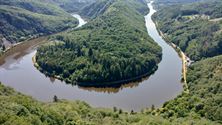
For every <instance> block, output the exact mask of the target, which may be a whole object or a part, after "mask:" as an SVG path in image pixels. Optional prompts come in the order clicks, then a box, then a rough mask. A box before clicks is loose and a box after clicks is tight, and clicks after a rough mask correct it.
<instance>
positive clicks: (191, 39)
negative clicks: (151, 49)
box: [154, 0, 222, 61]
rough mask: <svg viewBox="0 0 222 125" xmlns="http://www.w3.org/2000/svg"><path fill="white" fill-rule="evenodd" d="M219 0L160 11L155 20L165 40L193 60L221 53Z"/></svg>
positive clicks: (171, 7)
mask: <svg viewBox="0 0 222 125" xmlns="http://www.w3.org/2000/svg"><path fill="white" fill-rule="evenodd" d="M221 7H222V1H220V0H211V1H208V0H207V1H202V2H197V3H193V4H186V5H173V6H170V7H165V8H162V9H160V11H158V13H156V14H155V16H154V19H155V20H156V22H157V25H158V27H159V29H160V30H161V31H162V32H163V33H164V35H165V37H166V40H167V41H171V42H173V43H175V44H176V45H178V46H179V47H180V48H181V49H182V51H184V52H185V53H186V54H187V55H188V56H189V57H190V58H191V59H192V60H195V61H196V60H200V59H203V58H207V57H213V56H216V55H220V54H222V51H221V50H222V32H221V29H222V20H221V19H220V17H222V12H221Z"/></svg>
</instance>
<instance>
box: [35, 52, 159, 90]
mask: <svg viewBox="0 0 222 125" xmlns="http://www.w3.org/2000/svg"><path fill="white" fill-rule="evenodd" d="M32 62H33V64H34V66H35V67H36V68H37V69H38V70H39V71H40V72H41V73H43V74H45V75H46V76H48V77H52V78H55V79H58V80H61V81H65V82H66V83H71V84H73V85H78V86H79V87H98V88H104V87H114V88H119V87H121V86H122V85H126V84H128V83H132V82H138V81H141V80H142V79H144V78H147V77H149V76H150V75H152V74H154V73H155V71H156V70H157V69H158V67H157V66H155V67H154V68H153V69H152V70H150V71H149V72H147V73H145V74H142V75H140V76H136V77H133V78H130V79H125V80H119V81H110V82H102V83H95V82H75V83H73V81H70V80H68V79H63V78H62V77H61V76H59V75H51V74H47V73H45V72H44V70H43V69H42V68H41V67H40V66H39V64H38V63H37V61H36V54H35V55H34V56H33V57H32Z"/></svg>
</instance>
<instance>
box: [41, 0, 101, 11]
mask: <svg viewBox="0 0 222 125" xmlns="http://www.w3.org/2000/svg"><path fill="white" fill-rule="evenodd" d="M40 1H43V2H49V3H53V4H56V5H58V6H60V7H61V8H63V9H64V10H65V11H67V12H70V13H73V12H79V11H80V9H81V8H83V7H85V6H86V5H90V4H92V3H93V2H95V1H97V0H40Z"/></svg>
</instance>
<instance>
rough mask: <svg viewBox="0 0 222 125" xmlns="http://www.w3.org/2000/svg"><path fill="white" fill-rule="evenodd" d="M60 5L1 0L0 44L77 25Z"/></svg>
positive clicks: (24, 0) (36, 1)
mask: <svg viewBox="0 0 222 125" xmlns="http://www.w3.org/2000/svg"><path fill="white" fill-rule="evenodd" d="M77 23H78V22H77V20H76V19H75V18H73V17H72V16H71V15H70V14H69V13H67V12H66V11H64V10H63V9H61V8H60V7H58V6H56V5H54V4H50V3H46V2H40V1H38V0H0V45H1V44H2V43H1V42H2V38H5V39H6V40H8V41H9V42H11V43H15V42H18V41H22V40H25V39H28V38H31V37H34V36H38V35H44V34H51V33H54V32H59V31H62V30H64V29H67V28H69V27H74V26H76V25H77Z"/></svg>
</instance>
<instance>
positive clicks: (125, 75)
mask: <svg viewBox="0 0 222 125" xmlns="http://www.w3.org/2000/svg"><path fill="white" fill-rule="evenodd" d="M102 2H104V1H102ZM102 5H103V4H102ZM107 6H108V7H107ZM141 6H143V7H144V6H146V5H145V4H144V3H143V2H141V0H138V1H133V0H130V1H126V0H124V1H121V0H111V1H108V3H107V4H106V6H105V8H106V9H105V11H103V12H101V13H99V16H97V17H96V18H95V19H93V20H92V21H90V22H89V23H88V24H86V25H85V26H83V27H82V28H80V29H76V30H74V31H70V32H68V33H63V34H60V35H56V36H55V37H54V41H53V42H51V43H49V44H48V45H44V46H42V47H40V48H39V49H38V52H37V56H36V59H37V63H38V64H39V66H40V67H41V69H42V70H43V72H45V73H46V74H48V75H52V76H58V77H59V78H61V79H64V80H66V81H67V82H71V83H76V82H77V84H79V85H84V86H109V85H113V84H119V83H120V82H127V81H128V80H132V79H134V78H137V77H138V76H141V75H144V74H145V75H148V74H150V73H152V72H153V71H154V70H155V69H156V67H157V63H158V62H159V61H160V59H161V48H160V47H159V46H158V45H157V44H156V43H155V42H154V41H153V40H152V39H151V38H150V37H149V36H148V34H147V31H146V28H145V25H144V23H145V21H144V17H143V13H144V12H145V11H146V10H147V9H145V10H141V8H140V7H141ZM93 7H94V5H93ZM96 7H97V6H96ZM103 8H104V7H103ZM144 8H145V7H144Z"/></svg>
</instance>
